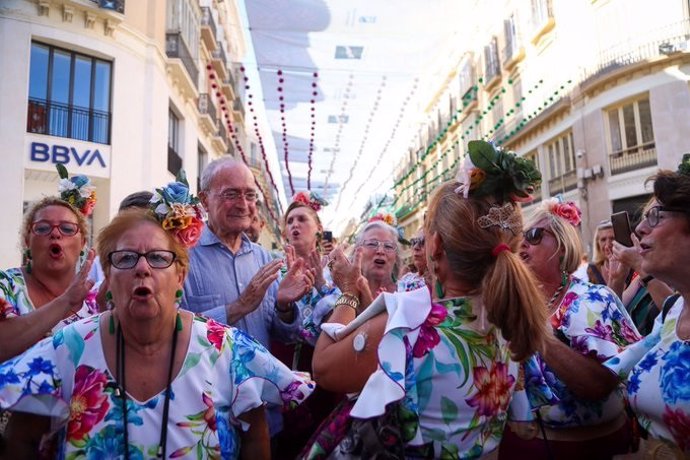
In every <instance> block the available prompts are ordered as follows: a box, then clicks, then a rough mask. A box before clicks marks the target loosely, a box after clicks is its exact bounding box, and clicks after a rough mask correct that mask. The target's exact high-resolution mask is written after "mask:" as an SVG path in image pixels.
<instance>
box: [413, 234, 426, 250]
mask: <svg viewBox="0 0 690 460" xmlns="http://www.w3.org/2000/svg"><path fill="white" fill-rule="evenodd" d="M410 246H412V247H413V248H421V247H424V237H423V236H420V237H419V238H411V239H410Z"/></svg>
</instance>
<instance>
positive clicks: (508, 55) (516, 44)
mask: <svg viewBox="0 0 690 460" xmlns="http://www.w3.org/2000/svg"><path fill="white" fill-rule="evenodd" d="M501 55H502V56H503V60H502V62H503V68H504V69H506V70H508V71H510V70H511V69H512V68H513V67H515V64H517V63H518V62H520V61H521V60H522V58H524V57H525V48H524V47H523V46H522V43H521V42H520V38H519V37H518V36H516V35H513V34H506V45H505V46H504V47H503V51H502V53H501Z"/></svg>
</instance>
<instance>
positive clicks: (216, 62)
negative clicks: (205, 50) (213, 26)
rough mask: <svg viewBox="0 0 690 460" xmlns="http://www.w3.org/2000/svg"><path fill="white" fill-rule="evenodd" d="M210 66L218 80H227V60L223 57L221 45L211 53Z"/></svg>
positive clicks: (223, 52) (223, 51)
mask: <svg viewBox="0 0 690 460" xmlns="http://www.w3.org/2000/svg"><path fill="white" fill-rule="evenodd" d="M211 65H212V66H213V69H214V70H215V71H216V73H217V74H218V80H220V81H224V80H225V79H226V78H228V73H229V72H228V58H227V57H226V55H225V50H224V49H223V45H220V46H218V48H217V49H216V50H215V51H213V52H212V53H211Z"/></svg>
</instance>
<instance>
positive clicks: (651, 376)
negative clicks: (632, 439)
mask: <svg viewBox="0 0 690 460" xmlns="http://www.w3.org/2000/svg"><path fill="white" fill-rule="evenodd" d="M683 308H684V302H683V298H682V297H680V298H678V300H677V301H676V302H675V304H674V305H673V307H672V308H671V309H670V310H669V311H668V314H667V316H666V320H665V321H663V322H662V318H661V315H659V316H657V319H656V321H655V323H654V329H653V330H652V332H651V333H650V334H649V335H648V336H647V337H645V338H644V339H643V340H641V341H640V342H638V343H636V344H634V345H631V346H630V347H628V348H627V349H626V350H625V351H623V352H622V353H620V354H619V355H618V356H616V357H614V358H611V359H609V360H608V361H607V362H606V363H605V365H606V366H607V367H609V368H610V369H611V370H613V371H614V372H616V373H617V374H618V375H619V376H620V377H621V378H627V389H628V398H629V400H630V405H631V406H632V408H633V410H634V411H635V414H637V417H638V420H639V422H640V425H641V426H642V427H643V428H644V429H645V430H646V431H647V432H648V433H649V434H650V435H651V436H652V437H653V438H655V439H661V440H664V441H667V442H670V443H673V444H675V445H677V446H678V447H679V448H680V449H681V451H683V452H684V453H685V456H686V457H687V456H689V455H690V343H688V341H685V340H683V339H681V338H679V337H678V335H677V333H676V325H677V323H678V318H679V316H680V314H681V312H682V311H683Z"/></svg>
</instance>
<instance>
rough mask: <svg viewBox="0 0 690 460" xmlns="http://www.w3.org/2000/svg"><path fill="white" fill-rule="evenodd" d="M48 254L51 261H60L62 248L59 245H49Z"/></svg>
mask: <svg viewBox="0 0 690 460" xmlns="http://www.w3.org/2000/svg"><path fill="white" fill-rule="evenodd" d="M48 253H49V254H50V257H52V258H53V259H60V258H61V257H62V246H60V245H59V244H51V245H50V246H49V247H48Z"/></svg>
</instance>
